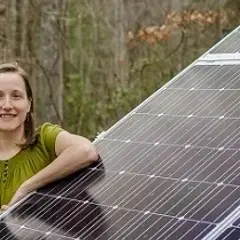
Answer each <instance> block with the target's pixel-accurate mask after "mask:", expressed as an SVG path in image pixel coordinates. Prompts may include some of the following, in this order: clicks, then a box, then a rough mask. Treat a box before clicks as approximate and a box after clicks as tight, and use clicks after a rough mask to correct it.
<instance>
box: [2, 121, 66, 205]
mask: <svg viewBox="0 0 240 240" xmlns="http://www.w3.org/2000/svg"><path fill="white" fill-rule="evenodd" d="M60 131H62V129H61V128H60V127H59V126H58V125H53V124H51V123H45V124H43V125H42V126H41V127H40V131H39V135H38V137H37V142H36V144H35V145H34V146H32V147H28V148H26V149H22V150H21V151H20V152H18V153H17V154H16V155H14V156H13V157H11V158H10V159H8V160H2V161H0V172H1V178H0V201H1V202H0V205H1V206H2V205H6V204H8V203H9V202H10V200H11V198H12V197H13V195H14V193H15V192H16V190H17V189H18V188H19V186H20V185H21V184H22V183H23V182H25V181H26V180H27V179H29V178H30V177H32V176H33V175H34V174H36V173H37V172H39V171H40V170H41V169H43V168H44V167H46V166H47V165H48V164H49V163H50V162H51V161H52V160H54V159H55V158H56V154H55V140H56V137H57V135H58V133H59V132H60Z"/></svg>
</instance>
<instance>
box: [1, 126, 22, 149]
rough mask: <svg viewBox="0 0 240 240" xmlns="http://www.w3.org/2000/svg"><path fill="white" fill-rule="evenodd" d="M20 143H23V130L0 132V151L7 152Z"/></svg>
mask: <svg viewBox="0 0 240 240" xmlns="http://www.w3.org/2000/svg"><path fill="white" fill-rule="evenodd" d="M22 143H24V129H23V128H20V129H16V130H14V131H0V151H7V150H8V149H12V148H15V147H16V146H17V145H18V144H22Z"/></svg>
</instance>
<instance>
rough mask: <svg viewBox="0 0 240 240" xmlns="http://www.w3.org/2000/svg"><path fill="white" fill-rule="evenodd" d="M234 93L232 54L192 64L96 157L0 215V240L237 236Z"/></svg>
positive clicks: (102, 141)
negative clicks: (90, 162) (81, 167)
mask: <svg viewBox="0 0 240 240" xmlns="http://www.w3.org/2000/svg"><path fill="white" fill-rule="evenodd" d="M235 33H238V31H234V32H233V34H235ZM227 39H231V34H230V37H227V38H226V41H227ZM223 43H224V41H223ZM228 44H229V45H234V44H235V40H234V41H233V42H231V41H230V42H228ZM219 46H220V45H219ZM239 47H240V46H239V44H238V48H239ZM239 89H240V57H239V61H237V60H236V56H235V57H234V61H232V59H231V55H229V59H228V60H226V59H225V60H224V61H222V60H219V58H216V60H215V61H212V60H211V61H207V60H204V59H203V58H202V59H201V58H200V59H199V60H197V61H195V62H194V63H193V64H192V65H191V66H189V67H188V68H187V69H185V70H184V71H183V72H181V73H180V74H179V75H177V76H176V77H175V78H174V79H173V80H172V81H171V82H170V83H168V84H166V85H165V86H164V87H163V88H161V89H160V90H159V91H157V92H156V93H154V94H153V95H152V96H150V97H149V98H148V99H147V100H146V101H145V102H143V103H142V104H140V105H139V106H138V107H137V108H135V109H134V110H133V111H132V112H131V113H129V114H128V115H126V116H125V117H124V118H123V119H122V120H120V121H119V122H118V123H117V124H115V125H114V126H113V127H112V128H110V129H109V130H108V131H107V132H106V133H103V134H101V135H100V136H99V137H98V138H97V139H96V141H95V145H96V147H97V149H98V150H99V153H100V155H101V158H102V161H99V162H98V163H95V164H94V165H92V166H91V167H89V168H87V169H83V170H81V171H79V172H77V173H75V174H73V175H71V176H69V177H67V178H65V179H62V180H60V181H58V182H56V183H52V184H50V185H48V186H46V187H45V188H43V189H40V190H39V191H38V192H37V193H34V194H32V195H31V196H30V197H29V198H28V199H27V200H25V201H24V202H22V203H21V204H20V205H18V206H17V207H15V208H14V209H13V210H11V211H9V212H7V213H5V214H3V215H2V220H1V222H0V236H1V238H0V239H4V240H14V239H44V240H57V239H60V240H65V239H79V240H80V239H86V240H91V239H94V240H96V239H97V240H106V239H109V240H122V239H124V240H132V239H134V240H135V239H140V240H142V239H143V240H144V239H147V240H160V239H161V240H176V239H177V240H213V239H214V240H226V239H227V240H238V239H239V238H240V231H239V230H240V218H239V216H240V197H239V196H240V188H239V185H240V171H239V169H240V161H239V159H240V142H239V137H240V131H239V129H240V121H239V120H240V119H239V117H240V104H239V100H240V94H239Z"/></svg>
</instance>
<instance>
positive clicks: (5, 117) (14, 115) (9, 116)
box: [0, 113, 16, 119]
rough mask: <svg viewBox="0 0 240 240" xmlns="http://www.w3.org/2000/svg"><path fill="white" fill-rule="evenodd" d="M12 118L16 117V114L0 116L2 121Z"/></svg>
mask: <svg viewBox="0 0 240 240" xmlns="http://www.w3.org/2000/svg"><path fill="white" fill-rule="evenodd" d="M14 117H16V114H11V113H3V114H0V118H2V119H13V118H14Z"/></svg>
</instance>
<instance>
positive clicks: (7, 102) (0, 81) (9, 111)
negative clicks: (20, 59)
mask: <svg viewBox="0 0 240 240" xmlns="http://www.w3.org/2000/svg"><path fill="white" fill-rule="evenodd" d="M30 107H31V101H30V100H29V99H28V97H27V93H26V89H25V84H24V80H23V78H22V77H21V76H20V75H18V74H17V73H0V131H14V130H17V129H19V128H24V121H25V119H26V115H27V113H28V112H29V111H30Z"/></svg>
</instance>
